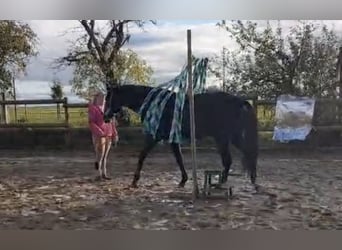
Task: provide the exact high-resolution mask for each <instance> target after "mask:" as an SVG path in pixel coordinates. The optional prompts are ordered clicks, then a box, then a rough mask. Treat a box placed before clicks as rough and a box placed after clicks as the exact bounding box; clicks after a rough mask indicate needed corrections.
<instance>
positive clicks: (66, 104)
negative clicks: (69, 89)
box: [63, 97, 69, 127]
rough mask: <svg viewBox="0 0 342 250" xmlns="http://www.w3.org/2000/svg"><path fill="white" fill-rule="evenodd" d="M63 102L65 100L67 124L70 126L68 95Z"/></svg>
mask: <svg viewBox="0 0 342 250" xmlns="http://www.w3.org/2000/svg"><path fill="white" fill-rule="evenodd" d="M63 102H64V103H63V104H64V105H63V106H64V115H65V124H66V125H67V126H68V127H69V109H68V97H64V99H63Z"/></svg>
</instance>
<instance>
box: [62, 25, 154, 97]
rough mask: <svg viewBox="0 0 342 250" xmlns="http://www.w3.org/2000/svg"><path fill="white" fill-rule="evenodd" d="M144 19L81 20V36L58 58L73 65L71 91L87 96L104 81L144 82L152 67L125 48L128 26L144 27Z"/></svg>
mask: <svg viewBox="0 0 342 250" xmlns="http://www.w3.org/2000/svg"><path fill="white" fill-rule="evenodd" d="M145 23H146V22H144V21H136V20H108V21H107V22H106V24H105V25H104V24H103V23H100V22H99V21H95V20H80V24H81V27H82V28H83V29H82V32H81V35H80V37H79V38H78V39H77V40H76V41H73V43H72V45H71V46H70V49H69V53H68V55H67V56H65V57H63V58H60V59H58V61H57V64H58V65H60V66H65V65H73V66H74V78H73V79H72V85H73V91H74V92H75V93H76V94H77V95H79V96H81V97H85V98H87V97H88V95H89V93H92V92H93V90H95V89H96V90H98V89H103V88H104V87H105V84H109V83H111V84H122V83H124V82H126V81H134V82H137V83H141V84H147V83H148V82H149V80H150V76H151V75H152V69H151V67H149V66H148V65H147V63H146V62H145V61H144V60H142V59H141V58H140V57H139V56H138V55H137V54H136V53H134V52H133V51H131V50H127V49H126V50H124V49H123V47H124V45H125V44H126V43H127V42H128V41H129V39H130V34H129V28H130V27H132V26H138V27H140V28H143V27H144V25H145Z"/></svg>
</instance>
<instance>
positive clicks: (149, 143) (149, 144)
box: [131, 135, 158, 188]
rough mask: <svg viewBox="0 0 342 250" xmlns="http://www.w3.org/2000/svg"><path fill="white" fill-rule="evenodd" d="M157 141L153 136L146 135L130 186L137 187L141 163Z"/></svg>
mask: <svg viewBox="0 0 342 250" xmlns="http://www.w3.org/2000/svg"><path fill="white" fill-rule="evenodd" d="M157 142H158V141H156V140H154V139H153V137H152V136H151V135H147V136H146V137H145V145H144V148H143V150H142V151H141V152H140V154H139V160H138V165H137V169H136V171H135V173H134V178H133V182H132V185H131V186H132V187H133V188H137V187H138V185H137V183H138V181H139V179H140V172H141V170H142V167H143V164H144V160H145V159H146V157H147V155H148V154H149V153H150V152H151V150H152V149H153V148H154V147H155V145H156V144H157Z"/></svg>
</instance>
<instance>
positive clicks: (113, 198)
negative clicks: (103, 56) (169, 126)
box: [0, 149, 342, 230]
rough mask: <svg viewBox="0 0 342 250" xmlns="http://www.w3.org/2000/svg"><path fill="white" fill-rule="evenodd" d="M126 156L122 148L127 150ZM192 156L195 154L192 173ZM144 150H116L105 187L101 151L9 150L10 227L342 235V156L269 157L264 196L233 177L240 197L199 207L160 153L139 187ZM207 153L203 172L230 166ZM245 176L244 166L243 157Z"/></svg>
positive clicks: (0, 160)
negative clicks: (96, 160)
mask: <svg viewBox="0 0 342 250" xmlns="http://www.w3.org/2000/svg"><path fill="white" fill-rule="evenodd" d="M121 151H122V150H121ZM190 159H191V158H190V154H185V161H186V165H187V167H188V174H189V176H191V169H190V167H191V164H190ZM136 161H137V152H119V151H117V152H116V151H115V149H114V150H113V151H112V152H111V155H110V159H109V163H108V169H109V172H110V174H111V176H112V178H113V179H112V180H110V181H103V182H97V181H95V180H94V178H95V176H96V173H97V172H96V171H95V169H94V167H93V153H92V152H77V153H76V152H74V153H66V152H59V151H55V152H52V151H49V152H36V153H32V152H24V151H17V152H15V151H0V177H1V178H0V229H78V230H85V229H245V230H248V229H249V230H251V229H274V230H277V229H290V230H293V229H342V185H341V181H342V154H339V153H338V152H336V153H315V154H305V155H300V156H291V155H289V154H280V153H277V154H270V153H262V154H261V156H260V160H259V173H258V174H259V177H258V178H259V179H258V183H259V184H260V185H261V189H260V191H259V192H258V193H255V192H254V191H253V189H251V186H250V185H249V180H248V179H246V178H245V176H244V175H239V176H230V177H229V183H230V185H232V186H233V191H234V196H233V197H232V198H231V199H230V200H228V201H227V200H224V199H223V198H217V199H209V200H203V199H201V200H199V201H197V202H196V203H195V204H192V203H191V194H190V192H191V189H192V181H191V180H189V181H188V183H187V185H186V188H185V189H183V190H181V189H178V188H177V187H176V186H177V183H178V181H179V180H180V173H179V170H178V167H177V165H176V163H175V160H174V158H173V156H172V155H171V154H170V153H169V152H166V153H157V152H155V153H152V154H151V155H150V156H149V158H147V160H146V162H145V167H144V169H143V172H142V178H141V180H140V182H139V184H140V188H139V189H129V188H127V187H128V185H129V184H130V183H131V180H132V175H133V171H134V170H135V166H136ZM220 162H221V161H220V158H219V156H218V155H217V154H216V153H215V152H206V153H203V152H198V165H199V170H198V175H199V183H200V185H201V186H200V187H202V185H203V170H204V169H221V163H220ZM233 168H234V169H235V173H239V172H240V163H239V160H238V159H237V156H235V157H234V163H233Z"/></svg>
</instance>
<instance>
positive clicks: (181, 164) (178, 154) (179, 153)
mask: <svg viewBox="0 0 342 250" xmlns="http://www.w3.org/2000/svg"><path fill="white" fill-rule="evenodd" d="M171 149H172V152H173V154H174V156H175V158H176V161H177V164H178V166H179V169H180V171H181V173H182V180H181V182H180V183H179V184H178V187H181V188H183V187H184V186H185V183H186V182H187V181H188V174H187V173H186V170H185V167H184V162H183V156H182V151H181V147H180V145H179V144H178V143H171Z"/></svg>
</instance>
